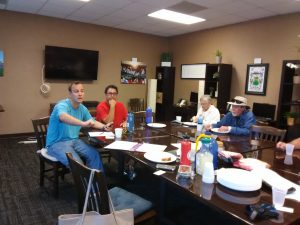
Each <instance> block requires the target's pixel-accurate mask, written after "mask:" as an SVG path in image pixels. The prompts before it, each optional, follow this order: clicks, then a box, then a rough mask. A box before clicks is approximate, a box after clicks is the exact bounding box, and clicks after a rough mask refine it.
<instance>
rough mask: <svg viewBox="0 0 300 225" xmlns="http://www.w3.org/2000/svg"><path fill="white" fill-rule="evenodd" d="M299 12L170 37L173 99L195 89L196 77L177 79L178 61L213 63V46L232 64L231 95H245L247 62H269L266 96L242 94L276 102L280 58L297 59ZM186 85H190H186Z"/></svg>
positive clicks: (264, 101)
mask: <svg viewBox="0 0 300 225" xmlns="http://www.w3.org/2000/svg"><path fill="white" fill-rule="evenodd" d="M299 27H300V13H297V14H291V15H286V16H278V17H272V18H267V19H261V20H255V21H251V22H245V23H240V24H235V25H231V26H226V27H222V28H217V29H211V30H207V31H203V32H195V33H191V34H186V35H181V36H177V37H173V38H171V40H170V48H171V50H172V51H173V52H174V63H175V64H174V65H175V66H176V81H175V90H176V91H175V95H174V101H177V100H178V99H179V98H186V99H189V95H190V91H197V90H198V81H197V80H182V79H180V70H181V64H189V63H206V62H209V63H215V57H214V53H215V51H216V49H221V51H222V52H223V63H229V64H232V65H233V76H232V82H231V96H232V97H234V96H236V95H245V94H244V93H245V92H244V91H245V80H246V69H247V64H251V63H253V59H254V58H256V57H258V58H262V61H263V63H269V64H270V65H269V73H268V82H267V94H266V96H257V95H245V96H246V97H247V98H248V99H249V103H250V106H252V103H253V102H261V103H270V104H275V105H277V101H278V96H279V85H280V76H281V66H282V60H284V59H297V58H298V59H300V54H299V53H298V52H297V48H296V46H298V47H300V37H297V35H299V34H300V30H299ZM187 87H189V88H187Z"/></svg>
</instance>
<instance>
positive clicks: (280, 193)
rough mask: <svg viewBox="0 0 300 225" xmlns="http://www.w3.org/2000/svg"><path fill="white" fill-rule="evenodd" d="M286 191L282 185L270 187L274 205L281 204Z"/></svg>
mask: <svg viewBox="0 0 300 225" xmlns="http://www.w3.org/2000/svg"><path fill="white" fill-rule="evenodd" d="M286 193H287V189H286V188H283V187H272V201H273V205H274V206H275V207H276V206H283V205H284V200H285V195H286Z"/></svg>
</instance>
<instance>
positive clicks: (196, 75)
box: [181, 63, 206, 80]
mask: <svg viewBox="0 0 300 225" xmlns="http://www.w3.org/2000/svg"><path fill="white" fill-rule="evenodd" d="M205 74H206V64H204V63H198V64H182V65H181V79H199V80H200V79H202V80H204V79H205Z"/></svg>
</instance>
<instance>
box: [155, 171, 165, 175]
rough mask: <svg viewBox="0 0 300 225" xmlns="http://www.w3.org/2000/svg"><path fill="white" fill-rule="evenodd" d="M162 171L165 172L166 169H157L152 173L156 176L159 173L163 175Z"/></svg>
mask: <svg viewBox="0 0 300 225" xmlns="http://www.w3.org/2000/svg"><path fill="white" fill-rule="evenodd" d="M164 173H166V171H163V170H157V171H155V172H154V173H153V174H154V175H157V176H160V175H163V174H164Z"/></svg>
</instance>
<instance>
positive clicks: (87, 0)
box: [79, 0, 90, 2]
mask: <svg viewBox="0 0 300 225" xmlns="http://www.w3.org/2000/svg"><path fill="white" fill-rule="evenodd" d="M79 1H81V2H89V1H90V0H79Z"/></svg>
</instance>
